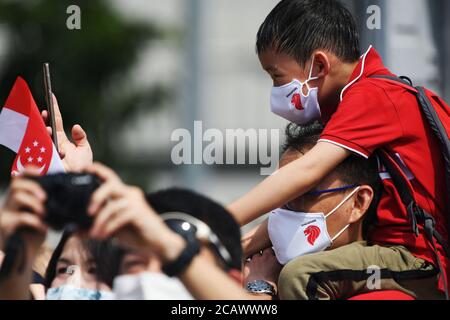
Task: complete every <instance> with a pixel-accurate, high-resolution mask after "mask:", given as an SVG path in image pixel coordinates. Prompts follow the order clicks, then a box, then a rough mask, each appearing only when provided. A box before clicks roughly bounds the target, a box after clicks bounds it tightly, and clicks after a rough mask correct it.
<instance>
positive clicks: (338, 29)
mask: <svg viewBox="0 0 450 320" xmlns="http://www.w3.org/2000/svg"><path fill="white" fill-rule="evenodd" d="M268 49H273V50H275V51H276V52H280V53H285V54H288V55H289V56H292V57H294V58H295V59H296V60H297V62H298V63H299V64H300V65H301V66H303V65H305V63H306V62H307V61H308V60H309V59H310V58H311V56H312V54H313V53H314V51H315V50H319V49H322V50H329V51H330V52H332V53H334V54H335V55H336V56H337V57H338V58H339V59H341V60H342V61H344V62H354V61H357V60H358V59H359V57H360V55H361V51H360V46H359V35H358V31H357V28H356V23H355V21H354V19H353V17H352V15H351V13H350V11H349V10H348V9H347V8H345V7H344V6H343V5H342V4H341V3H340V2H338V1H337V0H282V1H280V2H279V3H278V4H277V5H276V6H275V8H274V9H273V10H272V11H271V12H270V13H269V15H268V16H267V17H266V19H265V20H264V22H263V23H262V25H261V26H260V27H259V30H258V34H257V40H256V51H257V53H258V54H261V53H263V52H264V51H266V50H268Z"/></svg>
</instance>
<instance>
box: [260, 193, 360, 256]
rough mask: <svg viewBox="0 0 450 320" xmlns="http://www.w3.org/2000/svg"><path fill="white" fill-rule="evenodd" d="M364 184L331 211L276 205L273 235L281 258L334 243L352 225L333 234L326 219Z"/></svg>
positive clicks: (272, 225) (271, 232) (270, 231)
mask: <svg viewBox="0 0 450 320" xmlns="http://www.w3.org/2000/svg"><path fill="white" fill-rule="evenodd" d="M359 189H360V187H357V188H355V189H354V190H353V191H352V192H351V193H350V194H349V195H348V196H346V197H345V198H344V199H343V200H342V201H341V202H340V203H339V204H338V205H337V206H336V207H335V208H334V209H333V210H331V211H330V212H329V213H328V214H327V215H325V214H324V213H307V212H295V211H290V210H285V209H281V208H280V209H276V210H274V211H273V212H272V213H270V215H269V226H268V229H269V237H270V240H271V241H272V245H273V249H274V251H275V255H276V257H277V260H278V261H279V262H280V263H281V264H283V265H284V264H286V263H288V262H289V261H291V260H292V259H294V258H296V257H298V256H302V255H305V254H310V253H315V252H320V251H323V250H325V249H327V248H328V247H330V246H331V245H332V244H333V241H334V240H336V239H337V238H338V237H339V236H340V235H341V234H342V233H343V232H344V231H345V230H346V229H347V228H348V227H349V226H350V225H349V224H348V225H346V226H345V227H344V228H342V230H341V231H339V232H338V233H337V234H336V235H335V236H334V237H333V238H331V237H330V235H329V234H328V230H327V223H326V219H327V218H328V217H329V216H330V215H332V214H333V213H335V212H336V210H338V209H339V208H340V207H341V206H342V205H343V204H344V203H345V202H346V201H347V200H348V199H350V197H351V196H353V195H354V194H355V193H356V192H357V191H358V190H359Z"/></svg>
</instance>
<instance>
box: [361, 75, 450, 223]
mask: <svg viewBox="0 0 450 320" xmlns="http://www.w3.org/2000/svg"><path fill="white" fill-rule="evenodd" d="M369 78H373V79H384V80H386V81H390V82H395V83H397V84H399V85H401V86H402V87H404V88H406V89H408V90H410V91H413V92H414V93H415V94H416V97H417V101H418V103H419V105H420V108H421V110H422V112H423V114H424V115H425V118H426V119H427V122H428V124H429V125H430V128H431V130H432V132H433V133H434V136H435V137H436V138H437V139H438V142H439V145H440V150H441V155H442V157H443V162H444V171H445V177H446V179H445V180H446V186H447V194H450V139H449V135H448V134H447V130H448V128H445V126H444V124H443V122H442V121H441V119H440V118H439V115H438V113H437V112H436V109H435V107H434V106H433V104H432V102H431V100H430V98H429V97H428V95H427V92H426V90H425V88H424V87H414V86H413V85H412V81H411V80H410V79H409V78H407V77H400V78H398V77H395V76H390V75H373V76H370V77H369ZM443 106H444V108H445V107H446V106H445V104H443ZM447 221H448V223H450V200H449V199H447ZM449 229H450V227H449Z"/></svg>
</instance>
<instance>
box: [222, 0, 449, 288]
mask: <svg viewBox="0 0 450 320" xmlns="http://www.w3.org/2000/svg"><path fill="white" fill-rule="evenodd" d="M256 49H257V54H258V58H259V60H260V62H261V66H262V68H263V69H264V70H265V71H266V72H267V75H268V76H270V78H271V79H272V80H273V87H272V89H271V91H272V92H271V101H270V103H271V110H272V112H273V113H274V114H276V115H278V116H281V117H283V118H285V119H287V120H289V121H291V122H294V123H296V124H299V125H304V124H308V123H311V122H313V121H315V120H319V121H321V122H322V123H323V124H324V125H325V127H324V130H323V132H322V133H321V135H320V139H319V141H318V142H317V144H315V145H314V147H313V148H311V150H309V151H308V152H307V153H306V154H305V155H303V156H301V157H298V158H297V159H296V160H294V161H292V162H291V163H289V164H288V165H285V166H283V167H282V168H280V169H279V170H278V171H277V172H276V174H272V175H271V176H269V177H267V178H266V179H265V180H264V181H262V182H261V183H260V184H259V185H258V186H256V187H255V188H253V189H252V190H251V191H250V192H249V193H247V194H246V195H244V196H243V197H241V198H240V199H238V200H237V201H235V202H233V203H232V204H231V205H229V206H228V209H229V210H230V212H231V213H232V214H233V215H234V217H235V218H236V220H237V221H238V222H239V223H240V224H241V225H243V224H246V223H248V222H250V221H252V220H254V219H256V218H258V217H260V216H262V215H264V214H265V213H267V212H270V211H272V210H274V209H277V208H280V207H282V206H283V205H285V204H286V203H289V202H291V201H292V200H293V199H295V198H298V197H300V196H302V195H305V194H306V198H308V196H310V195H311V193H310V192H311V191H320V190H317V184H318V183H319V182H320V181H322V180H323V179H324V177H326V176H327V175H328V174H329V173H330V172H332V171H333V170H334V169H335V168H337V167H338V166H339V164H340V163H342V162H343V161H344V160H345V159H346V158H348V157H350V156H351V155H357V156H360V157H363V158H366V159H368V158H369V157H370V156H372V155H374V154H381V155H382V156H383V162H385V163H387V164H388V166H390V167H391V166H392V167H394V168H397V169H398V171H399V172H398V173H399V174H400V175H401V176H403V177H404V179H403V180H402V181H403V182H404V183H405V184H406V185H407V188H408V191H410V193H411V194H410V195H411V198H413V200H412V201H409V200H408V201H407V200H406V197H401V196H400V194H402V193H403V192H404V191H405V190H401V189H405V188H400V187H398V188H396V186H395V184H394V181H393V180H392V179H391V176H390V175H392V174H395V173H396V172H393V170H391V172H390V175H388V172H386V170H384V172H383V174H384V177H385V178H384V179H383V192H382V195H381V200H380V202H379V205H378V208H377V226H376V228H374V229H373V230H372V231H371V232H370V235H369V240H370V241H371V242H372V243H376V244H379V245H382V246H390V247H393V246H397V247H398V248H397V249H396V250H395V249H393V250H392V252H393V253H394V256H398V254H397V253H396V252H397V251H402V250H403V248H406V249H407V250H408V251H409V252H410V253H411V254H412V256H414V257H415V258H417V259H419V260H417V264H414V265H412V266H409V267H407V268H409V270H405V269H404V268H400V269H398V270H395V271H398V272H399V273H396V274H395V275H394V277H400V278H402V277H405V275H408V277H411V278H415V279H416V280H420V279H422V278H424V277H426V276H427V277H428V278H429V281H435V279H436V275H435V272H436V270H437V272H439V273H440V275H439V283H436V284H437V285H438V286H439V290H441V291H442V292H445V293H446V295H447V296H448V290H447V288H448V279H449V278H450V277H448V276H447V275H446V274H447V273H448V271H450V269H449V268H450V264H449V263H448V258H447V252H446V251H448V250H447V248H446V247H447V244H448V230H447V229H448V215H447V211H448V210H447V209H446V208H448V194H447V188H446V181H445V179H446V178H445V177H446V175H445V172H446V170H445V159H444V156H443V153H442V152H441V148H440V141H439V139H438V138H437V137H436V135H435V134H434V132H433V128H432V126H430V125H429V123H428V120H427V118H426V117H424V114H423V112H422V108H421V106H420V105H419V102H420V101H419V100H418V99H417V96H416V94H415V93H414V92H412V91H410V90H409V89H407V88H405V86H404V85H403V84H401V83H399V82H398V81H396V80H387V79H386V77H394V78H395V77H396V76H395V75H394V74H393V73H392V72H391V71H389V70H388V69H387V68H386V67H385V66H384V64H383V61H382V59H381V57H380V55H379V54H378V53H377V51H376V50H375V49H374V48H372V47H369V48H368V49H367V50H366V51H365V52H364V53H363V54H362V55H361V53H362V52H361V50H360V46H359V35H358V31H357V27H356V23H355V21H354V19H353V17H352V15H351V13H350V11H349V10H348V9H347V8H346V7H345V6H344V5H343V4H342V3H341V2H339V1H337V0H282V1H280V2H278V3H277V4H276V6H275V7H274V8H273V10H272V11H271V12H270V13H269V14H268V15H267V17H266V18H265V20H264V22H263V23H262V24H261V26H260V28H259V30H258V33H257V40H256ZM395 79H396V78H395ZM407 87H408V86H407ZM408 88H409V87H408ZM424 92H425V94H426V95H427V97H428V98H429V99H428V100H429V101H428V102H429V107H430V108H432V109H434V110H436V112H439V111H442V112H443V114H446V112H445V110H448V106H447V105H446V104H445V103H444V102H443V100H442V99H441V98H440V97H438V96H437V95H436V94H434V93H432V92H430V91H429V90H426V89H424ZM422 100H423V99H422ZM442 112H441V113H440V114H442ZM444 119H445V117H444ZM444 129H445V128H444ZM380 168H381V167H380ZM388 169H389V168H388ZM363 191H364V190H363V189H361V188H360V189H358V190H357V191H356V189H350V190H348V192H355V193H354V194H353V195H352V196H350V197H353V198H354V196H355V195H357V194H361V193H362V192H363ZM365 193H366V194H367V191H365ZM339 194H340V195H343V194H345V195H349V193H347V192H344V193H339V192H338V193H337V194H336V193H333V194H332V196H334V195H336V196H337V195H339ZM402 199H403V201H402ZM352 202H353V201H351V200H350V203H352ZM404 202H408V203H404ZM335 204H336V205H337V204H338V203H335ZM347 205H348V202H346V204H345V206H347ZM310 209H311V208H310ZM303 210H306V209H303ZM277 211H278V212H280V210H277ZM325 213H328V212H325ZM335 216H336V215H335V214H333V215H332V216H330V218H332V217H333V218H335ZM416 222H417V223H416ZM431 229H434V230H431ZM287 230H289V229H287ZM286 232H287V231H286ZM330 233H331V236H335V234H333V233H332V230H330ZM312 234H314V233H312ZM321 235H322V236H323V234H321ZM340 239H342V238H340ZM318 240H319V241H317V243H321V239H318ZM367 250H368V251H369V252H370V251H371V250H372V247H367ZM365 252H366V251H365V249H364V248H362V249H361V251H360V254H358V255H353V256H349V257H348V259H351V260H353V261H355V260H358V263H360V265H364V261H365V257H366V256H367V254H370V253H369V252H368V253H367V254H366V253H365ZM388 260H390V259H388ZM394 260H395V258H394ZM424 260H426V261H428V263H429V264H432V265H433V266H434V269H435V271H431V270H430V271H427V272H425V273H424V272H422V271H421V268H422V265H424V266H426V267H427V270H428V267H429V264H427V263H425V261H424ZM334 267H337V266H334ZM366 267H368V266H366ZM396 269H397V268H396ZM417 269H419V271H418V270H417ZM402 271H410V272H409V273H402ZM346 275H349V276H350V277H349V278H348V279H347V280H348V281H350V282H351V281H352V280H353V276H352V274H351V273H346ZM341 277H343V274H341Z"/></svg>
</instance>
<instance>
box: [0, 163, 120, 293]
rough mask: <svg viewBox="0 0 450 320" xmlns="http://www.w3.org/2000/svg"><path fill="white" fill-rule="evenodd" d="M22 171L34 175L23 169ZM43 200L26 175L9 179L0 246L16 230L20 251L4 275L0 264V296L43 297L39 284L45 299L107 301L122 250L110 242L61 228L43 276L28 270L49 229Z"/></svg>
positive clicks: (0, 222) (1, 211)
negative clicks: (21, 245) (45, 221)
mask: <svg viewBox="0 0 450 320" xmlns="http://www.w3.org/2000/svg"><path fill="white" fill-rule="evenodd" d="M25 174H26V175H27V176H30V175H36V174H38V173H37V172H36V171H35V170H34V169H33V168H27V171H26V173H25ZM45 199H46V194H45V192H44V191H43V190H42V188H41V187H40V186H39V185H38V184H37V183H36V182H35V181H32V180H31V179H28V178H27V177H25V176H22V177H14V178H13V180H12V182H11V186H10V189H9V193H8V196H7V199H6V202H5V205H4V206H3V207H2V208H1V209H0V248H2V249H4V247H5V244H6V241H7V240H8V239H9V238H10V237H11V236H12V235H13V234H15V233H16V232H17V231H20V237H21V239H22V241H23V244H24V245H23V249H24V251H23V255H22V254H19V255H18V256H17V257H16V258H15V260H14V261H13V262H12V264H11V266H12V267H11V268H10V271H9V272H8V273H7V274H6V275H5V274H3V272H4V271H5V269H4V268H3V265H2V269H1V270H2V272H1V274H0V299H15V300H16V299H20V300H26V299H42V298H43V297H42V292H41V291H42V290H40V288H36V287H35V285H36V283H39V285H42V286H44V288H45V289H46V293H45V295H44V297H45V298H46V299H50V300H55V299H74V300H77V299H91V300H92V299H112V298H113V295H112V292H111V291H112V290H111V289H112V282H113V279H114V277H115V276H117V274H118V270H117V269H114V268H113V266H118V262H117V261H119V260H120V259H121V255H122V249H120V248H118V247H117V246H115V245H113V244H112V242H111V240H105V241H96V240H89V239H86V238H85V237H84V236H83V234H81V233H74V232H73V231H65V232H64V233H63V236H62V238H61V240H60V242H59V244H58V245H57V247H56V249H55V250H54V252H53V254H52V256H51V258H50V261H49V263H48V266H47V269H46V272H45V278H42V277H40V275H39V274H38V273H37V272H35V271H34V270H33V265H34V263H35V262H36V257H37V256H38V254H39V251H40V249H41V247H42V244H43V242H44V240H45V237H46V234H47V229H48V226H47V225H46V224H45V223H44V221H43V216H44V213H45V209H44V201H45ZM6 258H7V257H6ZM3 263H6V259H3ZM36 278H39V279H38V281H37V280H36ZM30 284H31V285H30ZM37 289H39V290H38V291H37ZM44 292H45V291H44Z"/></svg>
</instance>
